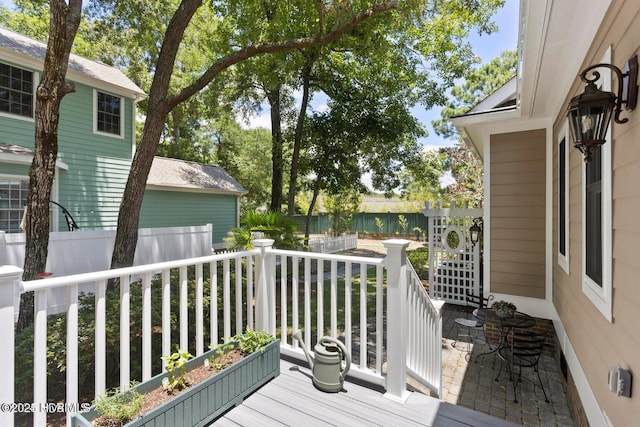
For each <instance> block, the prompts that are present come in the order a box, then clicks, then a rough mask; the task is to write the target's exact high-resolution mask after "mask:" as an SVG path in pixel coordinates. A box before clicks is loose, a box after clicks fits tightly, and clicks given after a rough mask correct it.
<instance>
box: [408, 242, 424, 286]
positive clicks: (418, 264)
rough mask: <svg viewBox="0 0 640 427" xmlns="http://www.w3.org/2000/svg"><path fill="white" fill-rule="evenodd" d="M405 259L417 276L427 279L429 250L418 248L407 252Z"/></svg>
mask: <svg viewBox="0 0 640 427" xmlns="http://www.w3.org/2000/svg"><path fill="white" fill-rule="evenodd" d="M407 257H408V258H409V261H411V265H413V268H414V269H415V270H416V273H418V276H419V277H420V278H421V279H423V280H426V279H428V278H429V248H418V249H414V250H412V251H407Z"/></svg>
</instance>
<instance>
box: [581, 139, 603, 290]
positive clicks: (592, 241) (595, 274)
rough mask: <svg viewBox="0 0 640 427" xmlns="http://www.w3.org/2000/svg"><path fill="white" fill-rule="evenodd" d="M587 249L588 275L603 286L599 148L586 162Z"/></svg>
mask: <svg viewBox="0 0 640 427" xmlns="http://www.w3.org/2000/svg"><path fill="white" fill-rule="evenodd" d="M585 200H586V212H585V217H586V224H585V227H586V229H585V235H586V242H585V245H586V246H585V249H586V268H587V271H586V273H587V276H589V277H590V278H591V280H593V281H594V282H595V283H597V284H598V285H599V286H602V155H601V150H600V149H597V150H595V152H594V153H593V160H591V162H589V163H587V164H586V194H585Z"/></svg>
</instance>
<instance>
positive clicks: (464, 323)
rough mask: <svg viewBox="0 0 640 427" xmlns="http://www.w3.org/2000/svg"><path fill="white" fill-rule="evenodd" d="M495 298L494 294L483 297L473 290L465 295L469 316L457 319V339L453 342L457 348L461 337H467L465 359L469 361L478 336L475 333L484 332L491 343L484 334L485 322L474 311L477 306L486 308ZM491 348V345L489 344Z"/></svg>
mask: <svg viewBox="0 0 640 427" xmlns="http://www.w3.org/2000/svg"><path fill="white" fill-rule="evenodd" d="M491 300H493V295H489V296H488V297H487V298H481V297H480V296H479V295H476V294H474V293H472V292H469V291H467V293H466V295H465V302H466V305H467V317H458V318H456V319H455V323H456V326H457V327H458V334H457V336H456V339H455V341H454V342H453V343H452V344H451V346H452V347H453V348H457V347H456V345H457V344H458V341H460V338H465V340H464V341H462V342H464V343H465V344H466V350H465V351H466V353H467V354H465V356H464V357H465V359H466V360H467V362H468V361H469V360H470V358H471V344H473V343H474V342H475V341H476V340H477V339H478V337H474V332H475V335H476V336H477V335H479V334H480V333H482V338H483V339H484V342H485V343H487V344H488V343H489V342H488V341H487V337H486V335H485V334H484V322H483V321H482V320H480V319H478V318H476V317H475V316H474V315H473V314H472V312H473V310H474V309H476V308H486V307H488V306H489V303H490V302H491ZM489 347H490V348H491V345H490V344H489Z"/></svg>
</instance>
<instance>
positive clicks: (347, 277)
mask: <svg viewBox="0 0 640 427" xmlns="http://www.w3.org/2000/svg"><path fill="white" fill-rule="evenodd" d="M352 271H353V264H352V263H351V262H349V261H347V262H345V264H344V331H345V337H344V339H345V346H346V347H347V351H348V352H349V354H353V351H352V350H353V348H352V342H353V341H352V330H353V329H352V324H351V279H352V277H353V273H352Z"/></svg>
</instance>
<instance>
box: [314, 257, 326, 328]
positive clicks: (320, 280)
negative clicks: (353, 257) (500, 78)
mask: <svg viewBox="0 0 640 427" xmlns="http://www.w3.org/2000/svg"><path fill="white" fill-rule="evenodd" d="M316 262H317V266H318V267H317V273H316V290H317V292H316V318H317V324H316V329H317V331H318V332H317V334H318V338H320V337H321V336H323V335H324V261H323V260H321V259H319V260H317V261H316Z"/></svg>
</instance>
